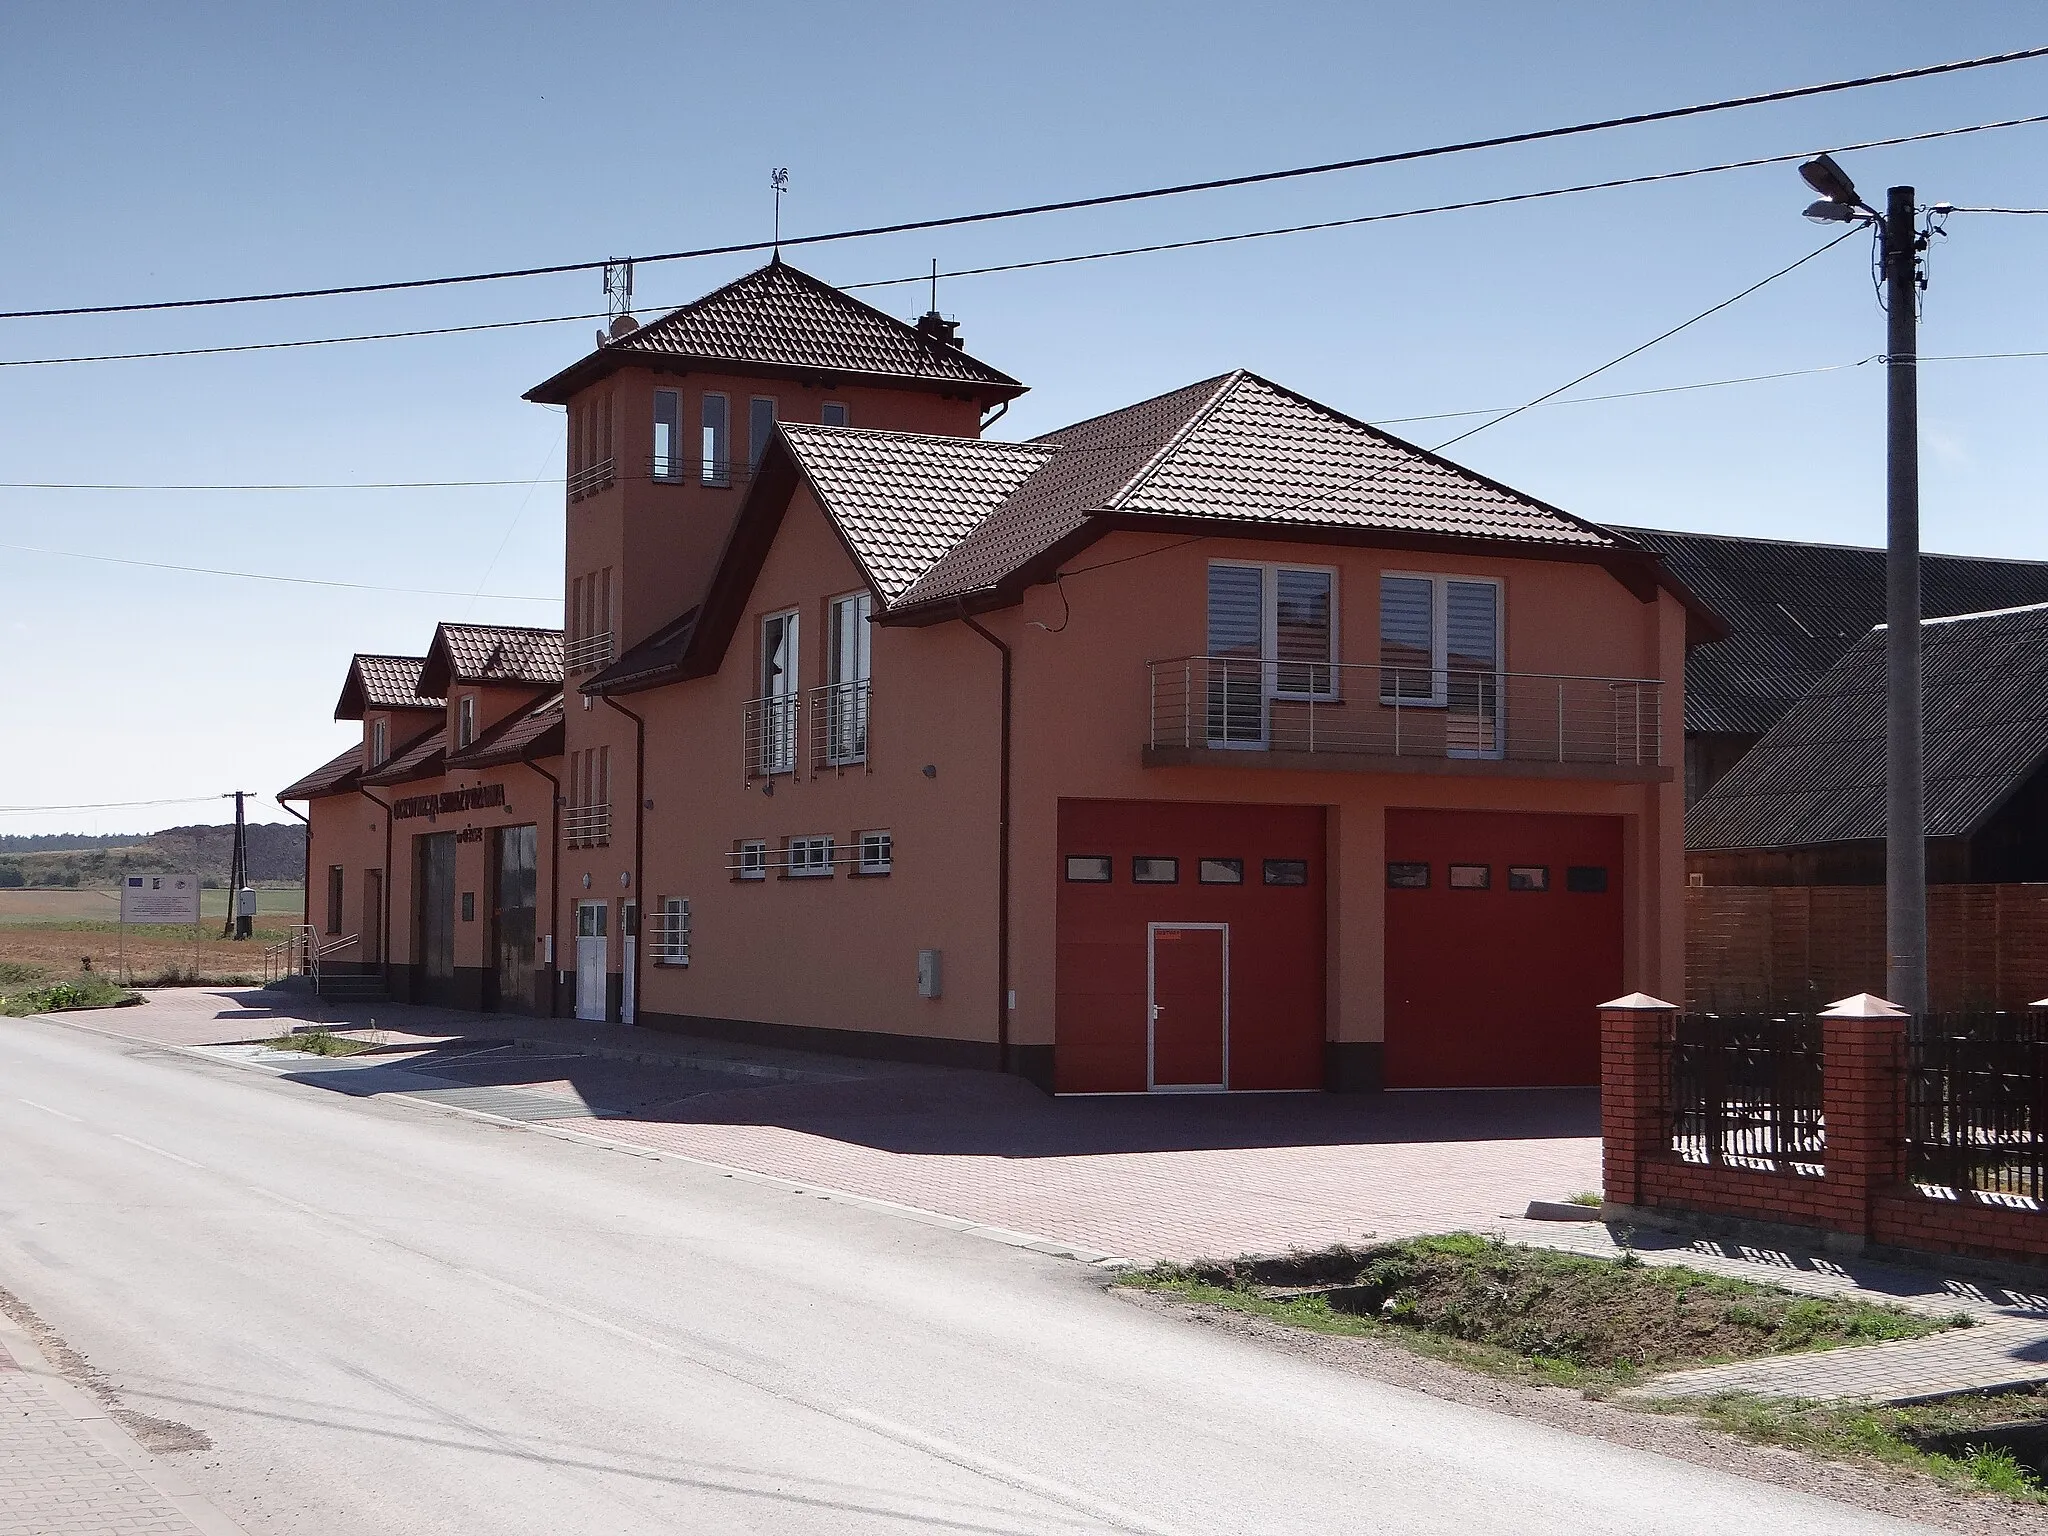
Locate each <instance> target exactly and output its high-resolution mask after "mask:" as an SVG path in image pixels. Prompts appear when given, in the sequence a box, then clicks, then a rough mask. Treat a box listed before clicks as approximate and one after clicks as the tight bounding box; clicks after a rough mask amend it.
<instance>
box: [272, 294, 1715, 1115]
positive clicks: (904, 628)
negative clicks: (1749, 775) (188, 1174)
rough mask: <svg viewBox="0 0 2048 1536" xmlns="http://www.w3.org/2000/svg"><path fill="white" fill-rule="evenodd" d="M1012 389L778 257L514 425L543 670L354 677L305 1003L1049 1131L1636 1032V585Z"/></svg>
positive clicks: (1310, 454) (1541, 1051) (1472, 1079)
mask: <svg viewBox="0 0 2048 1536" xmlns="http://www.w3.org/2000/svg"><path fill="white" fill-rule="evenodd" d="M1023 389H1024V386H1023V385H1022V384H1020V383H1018V382H1017V381H1016V380H1014V379H1012V378H1010V377H1008V376H1007V375H1005V374H1003V373H1001V372H999V371H997V370H996V369H994V368H992V367H990V366H988V365H987V364H985V363H983V362H981V361H979V360H977V359H976V358H975V357H973V356H972V355H971V354H969V353H968V352H967V351H966V350H965V348H964V347H963V345H962V343H961V340H960V338H959V336H958V335H957V333H956V331H955V330H954V328H953V326H952V325H951V324H950V323H949V322H947V321H944V320H942V319H941V318H940V317H939V316H937V315H936V314H933V315H927V316H925V317H924V318H923V319H922V320H920V321H918V322H917V323H915V324H906V323H904V322H902V321H899V320H897V319H894V318H892V317H890V316H888V315H885V314H883V313H881V312H880V311H877V310H875V309H872V308H870V307H868V306H867V305H865V304H862V303H860V302H858V301H856V300H854V299H852V298H850V297H848V296H847V295H845V294H843V293H840V292H838V291H837V290H835V289H833V288H830V287H828V286H827V285H825V284H823V283H820V282H818V281H817V280H815V279H813V278H811V277H808V276H806V275H805V274H804V273H802V272H800V271H799V270H797V269H796V268H794V267H792V266H789V265H787V264H786V263H783V262H781V261H779V260H778V261H775V262H771V263H770V264H769V265H768V266H765V267H763V268H761V269H759V270H757V271H755V272H753V273H750V274H748V275H747V276H745V277H742V278H740V279H739V280H738V281H736V282H734V283H731V284H729V285H727V286H726V287H724V288H721V289H719V290H717V291H716V292H714V293H711V294H709V295H707V296H706V297H705V298H703V299H700V300H698V301H697V302H696V303H693V304H690V305H687V306H685V307H684V308H682V309H680V310H677V311H676V312H674V313H673V314H670V315H668V316H666V317H664V318H662V319H660V320H656V321H654V322H652V323H650V324H648V325H646V326H644V327H636V326H634V325H633V323H632V322H631V321H630V320H628V321H624V322H621V323H618V324H615V326H614V327H613V329H612V331H611V332H610V333H609V334H608V335H607V336H606V337H605V339H604V340H603V341H602V343H601V344H600V345H599V346H598V348H597V349H596V350H595V351H593V352H592V353H591V354H590V355H588V356H587V357H584V358H582V359H581V360H579V361H577V362H576V363H574V364H573V365H572V366H570V367H568V368H566V369H565V370H563V371H562V372H561V373H559V374H557V375H555V376H554V377H553V378H551V379H548V380H547V381H545V382H544V383H542V384H540V385H538V386H536V387H535V388H533V389H532V390H530V391H529V392H528V395H527V398H528V399H530V400H534V401H539V402H544V403H548V404H555V405H561V406H565V407H566V408H567V411H568V421H569V434H568V440H569V448H568V464H567V466H566V467H567V498H566V506H565V509H564V515H565V517H566V519H567V529H566V547H567V568H566V571H565V573H564V574H565V584H564V597H565V628H564V630H563V631H562V632H560V633H557V632H553V631H538V630H527V629H510V628H503V627H497V626H485V625H457V624H444V625H442V626H441V627H440V628H439V629H438V630H437V631H436V632H435V633H434V635H433V637H432V639H431V642H430V643H429V644H428V645H427V647H426V651H425V654H424V655H423V656H419V657H391V656H358V657H356V658H355V659H354V661H353V663H352V664H351V666H350V670H349V674H348V677H347V679H346V681H345V683H344V687H343V691H342V696H341V701H340V706H339V708H338V709H337V711H336V714H337V716H338V717H339V718H342V719H347V720H352V721H358V720H359V721H361V722H362V725H363V739H362V741H361V743H360V744H358V745H354V746H352V747H351V748H350V749H349V751H347V752H345V753H343V754H342V755H341V756H340V757H337V758H336V759H335V760H334V761H333V762H331V763H329V764H327V765H326V766H325V767H323V768H321V769H320V770H318V771H317V772H315V773H313V774H311V775H309V776H308V777H307V778H305V779H303V780H301V781H300V782H299V783H298V784H295V785H293V786H292V787H291V788H290V789H288V790H286V791H285V792H284V793H285V796H286V797H289V798H294V799H303V800H306V801H307V802H308V814H309V816H310V820H311V827H312V836H311V853H310V879H309V882H308V920H309V922H310V923H311V924H312V925H313V926H314V927H315V928H316V930H318V934H317V937H318V940H319V943H320V945H321V947H322V948H323V950H324V951H325V953H324V954H323V961H322V968H321V974H322V978H323V985H326V984H328V983H327V978H329V977H334V978H344V977H346V978H349V979H348V980H347V981H341V980H337V981H336V982H335V983H334V984H336V985H353V986H356V987H384V988H388V989H389V991H390V992H391V994H392V995H395V996H399V997H404V998H417V999H422V1000H431V1001H437V1002H451V1003H456V1004H459V1005H461V1006H465V1007H472V1008H485V1009H503V1010H512V1011H524V1010H535V1011H539V1012H542V1013H559V1014H570V1013H573V1014H575V1015H576V1016H578V1017H583V1018H589V1019H599V1018H609V1019H616V1020H623V1021H625V1022H628V1023H633V1024H637V1025H639V1026H642V1027H649V1028H656V1029H663V1030H673V1031H681V1032H687V1033H693V1034H699V1035H705V1036H712V1037H719V1038H726V1039H738V1040H748V1041H757V1042H765V1043H771V1044H777V1045H792V1046H798V1047H808V1048H816V1049H824V1050H830V1051H836V1052H842V1053H860V1054H869V1055H889V1056H898V1057H905V1058H912V1059H919V1060H926V1061H933V1062H941V1063H950V1064H956V1065H966V1066H981V1067H989V1068H1001V1069H1004V1070H1009V1071H1013V1072H1018V1073H1021V1074H1023V1075H1025V1076H1027V1077H1028V1078H1030V1079H1031V1080H1032V1081H1034V1082H1037V1083H1039V1084H1040V1085H1041V1086H1043V1087H1045V1088H1047V1089H1048V1090H1051V1091H1057V1092H1061V1093H1131V1092H1146V1091H1152V1092H1191V1091H1222V1090H1305V1089H1336V1090H1347V1091H1348V1090H1361V1089H1374V1088H1379V1087H1402V1088H1423V1087H1450V1086H1523V1085H1537V1084H1578V1083H1591V1082H1594V1081H1597V1078H1598V1052H1597V1035H1596V1020H1595V1014H1594V1007H1595V1005H1596V1004H1598V1003H1599V1002H1601V1001H1602V1000H1604V999H1606V998H1610V997H1614V996H1616V995H1618V994H1620V993H1623V992H1628V991H1634V990H1641V991H1645V992H1650V993H1653V994H1657V995H1662V996H1675V995H1678V994H1679V991H1680V989H1682V987H1683V982H1684V977H1683V967H1684V943H1683V926H1682V925H1683V912H1682V905H1681V897H1682V888H1683V884H1684V878H1685V875H1684V859H1685V849H1684V805H1683V794H1684V791H1683V784H1682V782H1681V776H1680V773H1679V771H1678V765H1679V763H1680V761H1681V753H1682V750H1683V742H1682V722H1683V719H1684V701H1683V687H1684V682H1683V680H1684V671H1685V658H1686V651H1687V648H1688V646H1689V645H1690V644H1693V643H1696V642H1699V641H1702V640H1707V639H1712V638H1715V637H1716V636H1718V635H1719V634H1720V633H1721V632H1722V630H1721V627H1720V625H1719V622H1718V620H1717V619H1716V618H1715V617H1714V615H1713V614H1711V613H1710V612H1708V611H1707V610H1706V609H1705V608H1703V607H1702V606H1701V605H1700V603H1699V602H1698V601H1697V600H1696V599H1695V598H1693V597H1692V596H1691V594H1690V593H1689V592H1688V591H1687V590H1686V589H1685V588H1684V587H1683V586H1682V585H1681V584H1680V583H1679V582H1678V581H1677V580H1676V579H1675V578H1674V577H1673V576H1672V575H1671V574H1670V572H1669V571H1668V570H1667V569H1666V567H1665V565H1664V564H1663V562H1662V561H1661V560H1660V559H1659V558H1658V557H1657V556H1656V555H1655V554H1653V553H1651V552H1650V551H1649V550H1647V549H1645V548H1644V547H1643V546H1642V545H1640V544H1639V543H1637V542H1636V541H1634V540H1633V539H1631V538H1629V537H1627V536H1624V535H1622V534H1620V533H1617V532H1615V531H1613V530H1610V529H1607V528H1603V527H1601V526H1598V525H1596V524H1593V523H1590V522H1587V521H1586V520H1584V519H1581V518H1577V517H1574V516H1572V515H1571V514H1570V513H1568V512H1565V511H1562V510H1560V509H1558V508H1556V507H1553V506H1549V505H1547V504H1545V503H1543V502H1541V501H1538V500H1536V499H1534V498H1532V497H1529V496H1526V495H1523V494H1521V493H1519V492H1517V491H1515V490H1513V489H1511V488H1509V487H1507V486H1504V485H1501V484H1498V483H1496V482H1494V481H1491V480H1488V479H1486V478H1485V477H1483V476H1480V475H1477V474H1474V473H1473V472H1471V471H1470V470H1467V469H1464V468H1462V467H1460V466H1458V465H1456V464H1453V463H1451V462H1449V461H1447V460H1444V459H1441V458H1438V457H1436V456H1434V455H1432V454H1430V453H1427V452H1425V451H1423V450H1422V449H1419V448H1416V447H1414V446H1412V445H1410V444H1408V443H1405V442H1402V441H1400V440H1399V439H1397V438H1394V437H1391V436H1389V435H1387V434H1386V433H1384V432H1381V431H1378V430H1377V429H1375V428H1373V427H1370V426H1368V425H1366V424H1365V423H1363V422H1361V421H1357V420H1354V419H1352V418H1351V417H1348V416H1346V415H1344V414H1343V413H1342V412H1340V411H1337V410H1335V409H1333V408H1331V407H1329V406H1326V405H1323V404H1320V403H1318V402H1316V401H1313V400H1310V399H1307V398H1305V397H1303V396H1301V395H1298V394H1296V393H1294V392H1293V391H1291V390H1288V389H1287V388H1285V387H1284V386H1282V385H1280V384H1278V383H1275V382H1273V381H1271V380H1268V379H1264V378H1261V377H1259V376H1258V375H1256V374H1251V373H1246V372H1235V373H1228V374H1223V375H1220V376H1218V377H1215V378H1210V379H1204V380H1200V381H1198V382H1195V383H1191V384H1188V385H1186V386H1185V387H1183V388H1179V389H1176V390H1173V391H1171V392H1169V393H1167V394H1163V395H1160V396H1158V397H1156V398H1153V399H1150V400H1144V401H1140V402H1138V403H1136V404H1134V405H1131V406H1128V407H1125V408H1124V409H1121V410H1117V411H1113V412H1110V413H1109V414H1107V415H1104V416H1099V417H1096V418H1093V419H1091V420H1087V421H1082V422H1079V423H1076V424H1074V425H1072V426H1069V427H1066V428H1063V429H1061V430H1059V431H1056V432H1052V433H1048V434H1046V435H1045V436H1043V437H1039V438H1034V439H1032V440H1030V441H1025V442H1014V441H1002V440H997V439H993V438H989V437H985V436H983V435H982V433H983V429H984V428H985V427H986V426H988V425H989V424H991V423H992V422H993V421H994V420H995V418H996V417H998V416H1000V415H1001V414H1002V412H1003V411H1004V410H1005V408H1006V407H1007V405H1008V403H1009V402H1010V401H1011V400H1012V399H1014V398H1015V397H1016V396H1018V395H1019V394H1021V393H1022V392H1023Z"/></svg>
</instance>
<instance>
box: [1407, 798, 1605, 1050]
mask: <svg viewBox="0 0 2048 1536" xmlns="http://www.w3.org/2000/svg"><path fill="white" fill-rule="evenodd" d="M1386 882H1387V893H1386V898H1387V928H1386V936H1387V961H1386V980H1387V1046H1386V1083H1387V1086H1388V1087H1389V1088H1529V1087H1543V1086H1562V1085H1566V1084H1583V1083H1597V1082H1598V1081H1599V1080H1600V1026H1599V1021H1598V1016H1597V1014H1596V1012H1595V1010H1596V1009H1598V1007H1599V1006H1600V1004H1601V1003H1603V1002H1605V1001H1607V999H1609V998H1611V997H1615V996H1617V995H1619V994H1620V992H1621V990H1622V985H1621V913H1622V903H1621V821H1620V818H1618V817H1613V816H1542V815H1510V814H1505V813H1497V812H1475V811H1389V812H1387V871H1386Z"/></svg>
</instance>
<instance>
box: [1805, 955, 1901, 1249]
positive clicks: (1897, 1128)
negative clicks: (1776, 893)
mask: <svg viewBox="0 0 2048 1536" xmlns="http://www.w3.org/2000/svg"><path fill="white" fill-rule="evenodd" d="M1820 1018H1821V1061H1822V1071H1823V1083H1822V1087H1821V1113H1822V1114H1823V1116H1824V1117H1825V1119H1826V1124H1827V1177H1826V1179H1825V1181H1824V1182H1825V1185H1826V1189H1827V1205H1828V1216H1829V1220H1828V1225H1829V1226H1831V1227H1834V1228H1836V1229H1837V1230H1839V1231H1843V1232H1850V1233H1854V1234H1856V1235H1857V1236H1859V1237H1863V1238H1868V1237H1869V1236H1870V1235H1871V1215H1872V1212H1873V1211H1874V1209H1875V1208H1876V1203H1877V1196H1878V1195H1879V1193H1880V1192H1882V1191H1883V1190H1885V1189H1888V1188H1890V1187H1891V1186H1893V1185H1895V1184H1896V1183H1897V1182H1898V1181H1899V1180H1901V1179H1903V1178H1904V1177H1905V1176H1906V1019H1907V1014H1906V1011H1905V1010H1904V1009H1903V1008H1897V1007H1894V1006H1893V1005H1892V1004H1891V1003H1888V1002H1886V1001H1885V1000H1884V999H1883V998H1881V997H1873V996H1871V995H1870V994H1869V993H1868V992H1859V993H1857V994H1856V995H1855V996H1854V997H1845V998H1843V999H1842V1000H1841V1001H1840V1002H1839V1003H1835V1004H1834V1005H1832V1006H1831V1007H1829V1008H1828V1009H1827V1010H1826V1011H1825V1012H1823V1013H1822V1014H1821V1016H1820Z"/></svg>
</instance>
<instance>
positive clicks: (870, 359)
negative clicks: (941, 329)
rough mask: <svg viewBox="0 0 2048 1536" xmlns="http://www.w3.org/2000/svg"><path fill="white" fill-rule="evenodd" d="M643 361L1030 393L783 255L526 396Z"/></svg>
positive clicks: (555, 394) (550, 394)
mask: <svg viewBox="0 0 2048 1536" xmlns="http://www.w3.org/2000/svg"><path fill="white" fill-rule="evenodd" d="M636 357H640V358H650V357H653V358H675V359H679V360H689V361H694V362H704V363H737V364H742V365H746V364H752V365H755V366H762V367H773V368H796V369H805V370H812V371H816V372H819V373H828V374H838V375H848V376H855V377H862V378H867V379H874V380H881V381H886V382H890V383H900V382H906V381H915V382H919V383H929V384H941V385H943V384H954V385H961V386H966V387H968V388H971V389H972V390H973V391H974V392H975V393H977V394H980V395H983V396H984V397H988V396H994V397H998V398H1004V399H1007V398H1009V397H1011V396H1013V395H1019V394H1022V393H1023V392H1024V386H1023V385H1022V384H1020V383H1018V382H1017V381H1016V380H1015V379H1013V378H1011V377H1010V376H1009V375H1008V374H1006V373H1003V372H1000V371H998V370H997V369H994V368H991V367H989V365H988V364H986V363H984V362H981V361H980V360H979V359H977V358H974V357H971V356H969V355H968V354H967V353H966V352H964V351H963V350H961V349H960V348H959V347H957V346H950V345H948V344H947V343H945V342H943V341H940V340H938V339H937V338H935V337H932V336H927V335H925V334H924V333H922V332H920V331H919V330H918V329H917V327H915V326H913V325H906V324H905V323H904V322H903V321H901V320H898V319H897V318H896V317H895V316H893V315H886V314H884V313H882V311H881V310H879V309H876V308H874V307H873V306H871V305H867V304H863V303H861V301H860V300H858V299H855V298H851V297H849V296H848V295H846V294H844V293H841V292H840V291H839V290H838V289H837V288H834V287H832V286H831V284H829V283H823V282H820V281H819V280H818V279H817V278H815V277H812V276H811V275H810V274H809V273H808V272H802V271H799V270H798V269H797V268H795V267H792V266H791V265H789V263H787V262H786V261H783V260H782V259H781V258H780V257H777V258H776V259H775V260H773V261H771V262H769V263H768V265H766V266H765V267H759V268H757V269H755V270H754V271H752V272H749V273H747V274H746V276H744V277H740V278H736V279H735V280H733V281H732V282H730V283H727V284H726V285H725V286H724V287H723V288H719V289H716V290H714V291H713V292H711V293H707V294H706V295H704V297H703V298H701V299H697V300H695V301H694V302H692V303H689V304H685V305H684V306H683V307H682V308H681V309H678V310H674V311H671V312H670V313H669V314H666V315H664V316H662V317H661V318H660V319H659V320H654V321H650V322H649V323H648V324H646V325H644V326H642V327H640V329H638V330H636V331H631V332H628V333H627V334H626V335H624V336H621V337H618V338H617V339H615V340H612V341H609V342H607V343H606V344H605V345H604V346H602V347H601V348H599V350H598V351H596V352H594V353H592V354H591V355H590V356H589V357H587V358H585V359H584V360H583V361H582V362H580V363H577V364H575V365H573V366H572V367H570V368H568V369H565V370H564V371H563V372H562V373H560V374H557V375H556V376H555V377H554V378H552V379H549V380H548V381H547V382H546V383H545V384H541V385H538V386H536V387H535V388H534V389H532V390H530V391H528V393H527V398H528V399H530V400H532V399H546V400H557V399H559V398H560V397H561V396H562V394H563V392H564V386H566V387H567V388H568V389H569V390H571V391H572V392H573V389H574V388H575V387H577V384H576V380H575V377H574V376H580V375H582V374H585V373H589V372H592V371H593V370H600V369H602V368H604V367H606V366H617V365H618V364H619V363H622V362H631V361H633V360H634V359H635V358H636Z"/></svg>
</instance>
